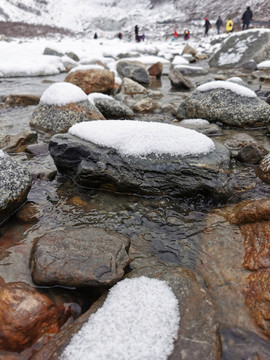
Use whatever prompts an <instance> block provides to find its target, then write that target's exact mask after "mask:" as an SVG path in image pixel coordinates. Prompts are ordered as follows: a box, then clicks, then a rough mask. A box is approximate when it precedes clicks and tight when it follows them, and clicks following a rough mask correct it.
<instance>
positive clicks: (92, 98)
mask: <svg viewBox="0 0 270 360" xmlns="http://www.w3.org/2000/svg"><path fill="white" fill-rule="evenodd" d="M87 97H88V100H89V101H90V102H91V103H92V104H93V105H95V100H96V99H108V100H111V101H116V100H114V98H112V97H111V96H110V95H106V94H103V93H98V92H94V93H91V94H89V95H88V96H87Z"/></svg>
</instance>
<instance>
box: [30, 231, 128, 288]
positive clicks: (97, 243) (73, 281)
mask: <svg viewBox="0 0 270 360" xmlns="http://www.w3.org/2000/svg"><path fill="white" fill-rule="evenodd" d="M129 245H130V240H129V239H128V238H126V237H124V236H123V235H120V234H117V233H116V232H112V231H105V230H104V229H99V228H94V227H89V228H84V229H77V230H67V231H64V230H62V231H55V232H51V233H49V234H47V235H44V236H43V237H41V238H39V239H36V241H35V243H34V246H33V249H32V254H31V258H30V268H31V272H32V277H33V280H34V282H35V283H36V284H39V285H50V286H52V285H62V286H68V287H73V286H75V287H86V286H100V287H105V286H106V287H108V286H112V285H114V284H115V283H116V282H117V281H119V280H121V278H122V277H123V276H124V269H125V267H126V266H127V265H128V264H129V262H130V258H129V256H128V248H129Z"/></svg>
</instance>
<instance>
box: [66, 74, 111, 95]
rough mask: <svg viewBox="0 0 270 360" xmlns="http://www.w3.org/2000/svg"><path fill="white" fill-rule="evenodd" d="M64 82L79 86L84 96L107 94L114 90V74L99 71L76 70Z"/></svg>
mask: <svg viewBox="0 0 270 360" xmlns="http://www.w3.org/2000/svg"><path fill="white" fill-rule="evenodd" d="M65 81H66V82H70V83H72V84H74V85H76V86H79V87H80V88H81V89H82V90H83V91H84V92H85V93H86V94H90V93H93V92H101V93H106V94H109V93H110V92H111V91H112V90H113V88H114V73H113V72H112V71H109V70H100V69H89V70H77V71H72V72H70V73H69V74H68V75H67V76H66V78H65Z"/></svg>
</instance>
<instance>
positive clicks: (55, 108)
mask: <svg viewBox="0 0 270 360" xmlns="http://www.w3.org/2000/svg"><path fill="white" fill-rule="evenodd" d="M233 36H237V35H236V34H235V35H233ZM240 36H241V41H243V38H242V37H243V36H244V38H245V39H246V40H245V41H247V42H249V43H250V44H251V45H250V48H249V50H248V54H249V56H250V58H249V59H247V58H246V57H245V63H243V62H241V59H239V62H238V63H235V62H234V63H233V65H230V66H228V67H226V68H224V67H219V66H218V65H217V67H215V68H211V67H209V66H208V65H207V62H206V60H205V59H204V60H200V58H204V56H205V57H207V58H208V57H209V55H210V54H209V51H205V52H204V53H203V54H202V53H201V52H199V51H198V50H196V47H195V46H194V47H191V46H190V45H189V47H187V46H186V47H185V45H186V44H183V46H182V50H181V52H179V49H180V47H179V48H178V52H177V53H175V54H173V52H175V50H176V49H175V47H173V48H172V49H171V51H172V52H171V58H170V59H169V60H168V59H167V58H166V57H162V56H161V55H162V54H161V52H160V53H156V54H153V53H151V54H147V55H145V54H144V55H143V56H142V54H139V55H141V56H140V57H141V59H140V57H138V58H136V59H133V58H131V56H132V55H133V54H126V58H125V61H123V60H121V61H120V56H119V57H116V56H115V58H114V59H113V61H111V62H110V63H109V62H106V60H105V59H106V58H104V63H100V61H99V62H98V64H97V63H93V62H92V63H89V64H85V60H84V63H83V64H80V60H73V61H70V62H69V66H70V64H71V63H72V68H73V70H72V71H71V73H69V74H66V73H63V77H62V78H61V80H60V81H56V83H54V84H48V86H47V88H46V90H45V91H44V92H43V93H42V95H41V96H40V98H39V103H38V104H34V105H33V103H32V102H31V103H29V97H28V96H27V97H22V96H21V94H18V95H16V94H6V96H5V97H3V98H2V103H1V109H0V111H2V113H3V115H4V116H5V123H6V122H7V121H8V120H7V114H10V119H11V120H10V123H12V116H13V114H15V112H16V111H18V109H21V110H20V111H21V113H22V114H24V109H30V108H31V112H30V111H29V112H27V111H26V114H27V115H26V116H24V117H23V118H22V122H25V123H26V124H27V125H26V126H25V129H24V132H22V133H20V134H16V135H15V134H14V133H12V132H11V133H9V131H10V130H9V129H8V127H7V128H5V133H3V134H2V135H1V137H0V145H1V146H0V148H1V149H2V150H1V153H0V162H2V167H1V170H0V181H1V188H2V192H0V196H1V197H0V200H1V201H0V204H2V205H1V206H2V208H0V210H1V211H0V214H1V216H2V217H1V221H0V222H1V227H0V235H1V240H0V255H1V256H0V280H1V281H0V298H1V303H2V304H3V307H2V308H1V309H0V317H1V319H2V325H0V326H2V329H1V331H0V359H10V360H11V359H18V360H24V359H25V360H26V359H36V360H40V359H59V358H61V356H62V354H63V352H64V349H65V348H66V346H67V345H68V344H69V342H70V340H71V339H72V337H73V336H74V335H75V334H77V333H78V331H79V330H80V329H81V328H82V326H83V325H84V324H85V323H86V322H88V320H89V317H90V316H91V315H93V314H94V313H96V311H97V310H98V309H99V308H102V307H103V306H104V304H105V303H106V299H107V295H108V291H110V288H112V289H113V288H114V285H115V284H116V283H119V282H121V280H123V279H126V278H127V279H133V278H138V279H139V278H140V277H148V278H152V279H157V280H162V281H164V280H165V281H166V282H167V284H168V285H169V286H170V288H171V290H172V292H173V294H174V295H175V297H176V299H177V301H178V310H179V314H180V318H179V324H178V326H179V331H178V334H177V337H176V338H175V339H174V342H173V347H172V351H171V355H170V356H169V357H168V358H169V359H185V358H188V359H241V358H246V359H258V358H261V359H267V358H269V353H270V342H269V334H270V330H269V313H270V302H269V296H268V295H269V264H270V262H269V256H270V255H269V240H268V235H267V234H268V233H269V226H270V222H269V200H268V198H269V195H270V188H269V167H268V163H269V156H268V155H267V154H268V153H269V151H270V143H269V137H268V134H269V130H268V127H269V124H270V105H269V103H270V101H269V94H270V78H269V70H268V68H267V67H266V68H264V67H263V66H262V65H259V64H258V63H255V62H254V60H253V58H255V57H254V54H256V53H260V54H261V53H262V52H263V53H264V56H265V57H264V59H263V60H269V58H270V52H269V49H270V43H269V44H268V43H267V44H265V42H264V43H263V44H262V45H261V47H263V50H262V49H261V48H260V49H258V47H257V45H256V46H254V47H253V46H252V44H253V42H252V41H249V38H250V37H251V38H252V39H253V37H254V36H256V34H255V32H252V31H247V32H245V33H244V35H243V33H241V35H239V37H240ZM227 42H228V40H225V44H224V50H223V53H222V49H223V47H222V46H221V47H220V49H219V50H218V55H217V53H216V54H215V55H214V56H219V58H222V54H223V56H225V55H224V54H226V53H227V52H228V47H227V45H226V43H227ZM268 42H269V41H268ZM234 43H235V44H236V45H235V46H236V48H237V41H236V40H235V41H234ZM193 45H194V44H193ZM232 46H233V45H232ZM184 47H185V51H184ZM243 48H244V47H243ZM232 49H233V48H232ZM169 50H170V46H168V51H169ZM232 51H233V50H232ZM187 52H188V56H187V55H185V54H186V53H187ZM78 55H80V54H78ZM127 55H128V56H130V57H128V56H127ZM153 55H154V56H153ZM184 55H185V56H184ZM203 55H204V56H203ZM211 55H213V54H211ZM43 56H51V57H56V58H57V63H58V64H59V62H62V64H64V63H65V64H67V61H66V60H67V59H66V57H65V54H64V52H63V53H62V54H61V53H59V52H58V53H57V54H54V55H43ZM214 56H213V57H212V58H214ZM245 56H247V54H246V55H245ZM260 56H261V55H260ZM79 58H80V56H78V59H79ZM61 59H62V60H61ZM223 59H224V57H223ZM260 59H261V58H260ZM140 60H141V61H140ZM185 61H186V62H187V63H185ZM105 62H106V63H105ZM181 62H182V64H181ZM194 62H196V64H194ZM51 63H52V64H54V63H56V62H51ZM121 63H122V64H121ZM210 64H211V61H210ZM98 67H102V68H101V69H100V68H98ZM192 68H194V71H193V70H192ZM20 71H21V69H20ZM68 71H69V70H68ZM146 79H147V80H148V83H149V85H147V81H146ZM209 80H212V82H209ZM4 81H8V79H6V80H4V79H3V82H4ZM96 84H98V86H99V87H100V89H98V90H97V87H96ZM55 85H57V86H55ZM101 85H102V86H101ZM67 89H68V91H67ZM97 91H100V92H97ZM101 91H102V93H101ZM8 95H12V96H8ZM32 95H33V94H32ZM34 95H39V94H34ZM24 99H26V100H25V102H24ZM29 113H30V115H29ZM111 119H114V120H111ZM119 119H122V120H119ZM123 119H124V120H123ZM110 120H111V121H110ZM119 121H122V122H123V123H122V124H124V123H125V124H127V130H126V132H124V133H123V134H124V135H123V138H121V131H120V130H117V129H118V128H117V126H116V124H118V123H119ZM124 121H125V122H124ZM113 122H115V123H114V124H115V128H114V129H113V128H111V127H110V126H111V124H113ZM130 122H132V124H133V125H134V124H136V123H137V122H138V123H140V125H141V126H144V127H142V128H141V129H142V131H141V132H137V131H136V127H134V128H132V129H133V133H132V134H131V136H130V135H129V133H128V129H129V124H130ZM87 123H89V125H91V123H92V125H94V124H95V123H98V124H100V123H101V124H102V127H100V129H101V135H100V134H95V126H92V127H90V126H87ZM155 123H156V130H153V132H152V130H151V126H152V124H154V125H155ZM12 124H14V123H12ZM81 124H86V125H85V127H83V131H81V132H78V133H77V132H76V131H74V129H77V128H79V127H80V125H81ZM120 124H121V123H120ZM154 125H153V129H155V126H154ZM162 125H166V127H164V128H162ZM13 126H14V125H13ZM98 126H99V125H98ZM106 127H107V129H106ZM88 128H89V129H90V130H89V132H90V135H91V136H92V137H90V140H89V138H88V134H87V132H88ZM122 128H124V125H123V126H122ZM30 129H31V131H30ZM108 129H109V132H108V131H107V130H108ZM120 129H121V127H120ZM158 129H161V131H160V134H159V136H157V133H158V132H159V131H158ZM171 129H172V130H171ZM12 130H13V129H12ZM182 130H183V131H182ZM194 131H196V133H195V132H194ZM108 133H109V135H110V136H108ZM165 134H166V137H165ZM177 134H179V135H177ZM182 134H184V135H182ZM162 135H164V138H162ZM98 136H101V138H99V137H98ZM177 136H178V137H177ZM175 137H177V139H178V140H177V141H176V144H174V141H175ZM168 138H169V139H168ZM97 139H99V140H97ZM104 139H106V141H108V140H107V139H109V140H111V139H117V141H115V142H114V143H112V142H105V143H104V142H102V141H104ZM119 139H120V140H119ZM165 140H166V141H167V140H168V143H166V142H165ZM177 142H179V143H180V145H182V146H183V147H182V148H181V150H178V147H177V146H176V145H179V144H177ZM134 143H135V144H137V145H136V146H135V147H132V145H133V144H134ZM164 144H165V145H164ZM184 144H185V145H184ZM186 144H188V145H186ZM154 145H155V146H154ZM141 148H143V149H144V150H143V151H144V152H141V153H140V152H139V150H140V149H141ZM169 148H170V149H171V150H170V151H171V152H170V151H169V150H168V149H169ZM123 149H124V150H123ZM176 149H177V150H176ZM187 149H188V150H187ZM198 149H200V150H198ZM132 151H133V152H132ZM176 151H181V152H178V153H177V152H176ZM1 171H2V172H1ZM3 184H5V187H3ZM9 194H10V195H9ZM7 196H9V198H8V199H6V197H7ZM7 218H8V219H7ZM128 295H129V294H127V297H128ZM132 301H134V302H135V303H136V294H133V296H132V298H129V302H130V304H132ZM140 301H142V300H140ZM120 311H122V312H124V309H120ZM132 316H133V317H132ZM134 316H135V317H134ZM158 316H161V314H159V315H158ZM135 319H136V313H132V311H131V312H130V313H129V314H127V317H126V318H125V321H123V326H125V325H124V324H125V323H126V322H128V323H130V324H133V323H134V327H135V323H136V321H135ZM21 329H24V331H21ZM129 329H130V330H129V331H131V333H133V332H132V331H133V330H134V329H132V326H131V328H129ZM101 332H102V329H101ZM81 347H83V345H81ZM89 351H90V352H91V350H89ZM152 356H153V357H152V358H153V359H154V358H155V359H156V358H158V356H156V355H152ZM122 358H123V359H125V356H124V355H123V357H122Z"/></svg>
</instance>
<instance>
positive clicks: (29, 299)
mask: <svg viewBox="0 0 270 360" xmlns="http://www.w3.org/2000/svg"><path fill="white" fill-rule="evenodd" d="M0 302H1V307H0V318H1V331H0V350H6V351H16V352H20V351H23V350H25V349H26V348H28V347H30V346H31V345H32V344H34V343H35V342H36V341H37V340H38V339H39V338H40V337H41V336H43V335H45V334H56V333H58V332H59V331H60V328H61V326H62V325H63V324H64V323H65V322H66V321H67V319H68V318H69V317H70V316H71V311H70V310H69V309H68V310H67V309H66V308H65V307H64V305H60V306H56V305H55V304H54V303H53V302H52V300H50V299H49V298H48V297H47V296H46V295H44V294H42V293H40V292H39V291H37V290H36V289H34V288H32V287H31V286H30V285H28V284H25V283H23V282H14V283H7V284H0Z"/></svg>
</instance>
